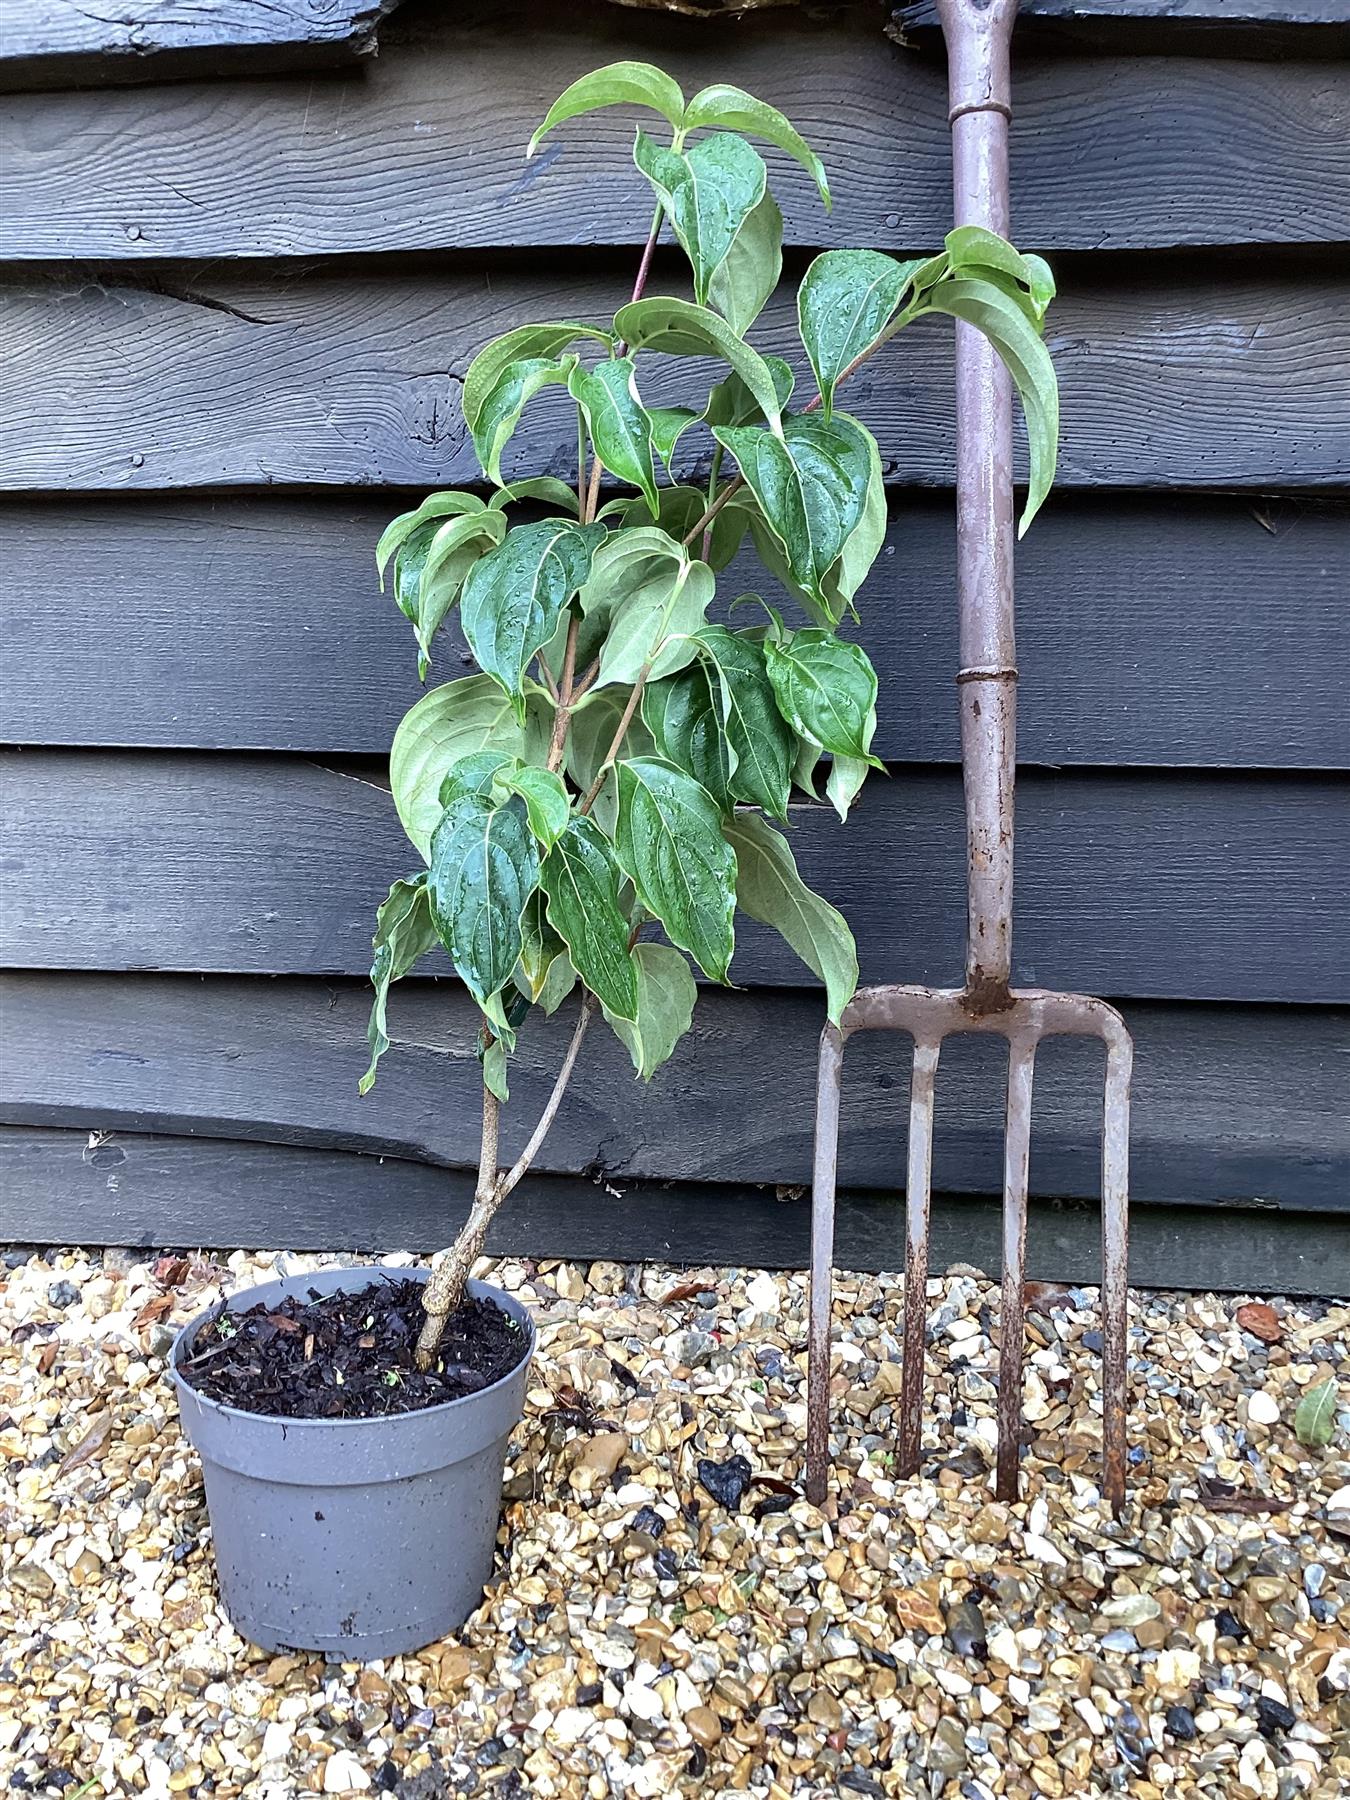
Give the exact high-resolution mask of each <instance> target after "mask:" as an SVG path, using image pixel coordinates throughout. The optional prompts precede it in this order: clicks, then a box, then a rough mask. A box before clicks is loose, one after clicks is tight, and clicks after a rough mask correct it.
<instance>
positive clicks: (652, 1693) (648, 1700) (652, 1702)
mask: <svg viewBox="0 0 1350 1800" xmlns="http://www.w3.org/2000/svg"><path fill="white" fill-rule="evenodd" d="M623 1705H624V1711H625V1712H630V1713H632V1715H633V1717H634V1718H635V1719H645V1720H646V1722H647V1723H648V1724H649V1725H654V1724H655V1723H656V1722H657V1720H658V1719H662V1718H664V1717H665V1708H664V1707H663V1706H662V1705H661V1696H660V1694H658V1693H657V1692H656V1690H655V1688H650V1687H648V1686H647V1685H646V1683H645V1682H641V1681H626V1682H625V1683H624V1688H623Z"/></svg>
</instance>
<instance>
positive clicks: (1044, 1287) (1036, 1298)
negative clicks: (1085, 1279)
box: [1022, 1281, 1074, 1312]
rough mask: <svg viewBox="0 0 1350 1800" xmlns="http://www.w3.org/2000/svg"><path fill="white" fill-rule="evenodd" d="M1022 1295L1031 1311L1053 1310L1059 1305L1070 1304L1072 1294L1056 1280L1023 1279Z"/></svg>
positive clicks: (1072, 1301)
mask: <svg viewBox="0 0 1350 1800" xmlns="http://www.w3.org/2000/svg"><path fill="white" fill-rule="evenodd" d="M1022 1297H1023V1299H1024V1300H1025V1301H1026V1304H1027V1306H1028V1307H1029V1308H1030V1309H1031V1311H1032V1312H1053V1311H1054V1310H1055V1308H1056V1307H1059V1306H1072V1305H1073V1304H1074V1298H1073V1294H1072V1293H1071V1292H1070V1290H1069V1289H1068V1288H1066V1287H1065V1286H1064V1285H1063V1284H1062V1283H1061V1282H1058V1281H1024V1282H1023V1283H1022Z"/></svg>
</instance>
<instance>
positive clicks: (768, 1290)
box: [745, 1269, 779, 1314]
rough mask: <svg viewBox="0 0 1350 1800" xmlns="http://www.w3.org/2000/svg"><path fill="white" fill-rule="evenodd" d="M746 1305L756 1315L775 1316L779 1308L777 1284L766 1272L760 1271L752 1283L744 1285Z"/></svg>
mask: <svg viewBox="0 0 1350 1800" xmlns="http://www.w3.org/2000/svg"><path fill="white" fill-rule="evenodd" d="M745 1299H746V1304H747V1305H748V1306H750V1307H753V1309H754V1310H755V1312H757V1313H773V1314H776V1313H777V1311H778V1307H779V1296H778V1283H777V1282H776V1281H775V1280H774V1278H773V1276H772V1275H770V1274H769V1273H768V1272H767V1271H765V1270H763V1269H761V1271H760V1272H759V1274H758V1275H756V1276H755V1277H754V1279H753V1280H752V1281H748V1282H747V1283H746V1284H745Z"/></svg>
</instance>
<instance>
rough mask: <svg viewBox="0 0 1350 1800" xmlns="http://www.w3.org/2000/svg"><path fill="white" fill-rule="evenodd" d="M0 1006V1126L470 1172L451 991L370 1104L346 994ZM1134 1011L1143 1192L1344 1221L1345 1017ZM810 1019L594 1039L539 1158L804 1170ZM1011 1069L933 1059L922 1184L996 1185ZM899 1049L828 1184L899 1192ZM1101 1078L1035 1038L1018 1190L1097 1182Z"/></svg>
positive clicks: (22, 992) (361, 1015) (697, 1173)
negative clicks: (1310, 1212)
mask: <svg viewBox="0 0 1350 1800" xmlns="http://www.w3.org/2000/svg"><path fill="white" fill-rule="evenodd" d="M0 994H3V1003H4V1011H5V1018H6V1031H5V1042H4V1046H3V1049H2V1050H0V1059H2V1066H3V1070H4V1073H3V1075H0V1118H3V1120H4V1121H6V1122H8V1123H13V1124H22V1125H43V1126H55V1125H59V1126H61V1127H65V1128H71V1129H75V1128H79V1129H83V1130H88V1131H96V1130H97V1131H105V1130H106V1131H121V1130H129V1131H155V1132H170V1133H187V1132H190V1133H193V1134H200V1135H206V1136H216V1137H227V1138H241V1139H250V1140H259V1141H264V1142H271V1143H286V1144H294V1145H302V1146H308V1147H311V1148H318V1149H326V1150H344V1151H360V1152H364V1153H366V1154H371V1155H389V1156H397V1157H406V1158H411V1159H413V1160H417V1161H424V1162H431V1163H436V1164H443V1165H446V1166H449V1167H454V1168H461V1169H465V1170H467V1169H470V1168H471V1167H472V1166H473V1165H474V1164H475V1163H476V1159H477V1146H478V1128H479V1116H480V1111H481V1108H480V1103H479V1096H480V1093H481V1070H480V1065H479V1063H478V1061H477V1059H476V1057H475V1056H474V1054H473V1042H474V1036H475V1032H474V1023H473V1019H474V1012H473V1008H472V1006H471V1004H470V1003H469V1002H468V1000H467V999H466V998H465V997H464V996H463V995H462V994H461V993H460V992H459V991H458V990H457V989H455V988H453V987H451V986H449V985H448V984H446V985H440V984H437V985H434V986H433V985H431V984H428V983H407V984H405V985H404V986H403V987H401V988H399V989H397V990H396V991H395V994H394V997H393V1001H392V1005H391V1009H390V1025H391V1032H392V1037H393V1040H394V1047H393V1048H392V1049H391V1050H390V1052H389V1053H388V1055H387V1056H386V1058H385V1060H384V1062H383V1063H382V1065H381V1071H380V1076H379V1079H378V1081H377V1082H376V1084H375V1087H374V1088H373V1089H372V1091H371V1092H370V1094H368V1095H367V1096H366V1097H365V1098H364V1099H359V1098H358V1097H357V1094H356V1081H357V1078H358V1076H359V1075H360V1073H361V1071H362V1070H363V1069H364V1067H365V1062H366V1043H365V1029H366V1017H367V1013H368V1010H369V998H370V996H369V990H368V988H367V986H366V984H365V983H363V982H353V981H343V980H332V981H326V982H324V981H314V980H309V981H301V980H286V981H257V980H248V979H240V978H209V977H207V978H202V977H181V976H153V975H142V976H137V977H134V978H128V977H109V976H97V975H54V974H17V973H16V974H8V975H5V976H4V977H3V978H0ZM572 1011H573V1008H572V1006H571V1005H569V1006H568V1007H566V1008H565V1009H563V1011H562V1012H560V1013H559V1014H558V1015H557V1016H556V1017H555V1018H554V1019H552V1020H549V1021H544V1020H538V1021H537V1022H535V1023H533V1024H532V1025H531V1027H530V1029H529V1030H528V1031H527V1032H526V1033H524V1034H523V1035H522V1038H521V1041H520V1047H519V1050H518V1052H517V1054H516V1056H515V1058H514V1059H513V1061H512V1065H511V1103H510V1106H509V1107H508V1109H507V1113H506V1125H505V1133H506V1135H505V1137H504V1140H503V1156H504V1157H508V1158H509V1157H510V1156H513V1155H514V1154H515V1153H516V1150H517V1149H518V1148H519V1146H520V1145H521V1144H522V1143H523V1142H524V1138H525V1136H526V1134H527V1133H528V1131H529V1128H530V1126H531V1125H532V1124H533V1122H534V1119H535V1117H536V1116H537V1114H538V1111H539V1109H540V1107H541V1106H542V1104H543V1101H544V1099H545V1097H546V1095H547V1093H548V1091H549V1089H550V1087H551V1086H552V1083H553V1079H554V1075H555V1073H556V1070H557V1067H558V1063H559V1061H560V1060H561V1057H562V1053H563V1049H564V1047H565V1045H566V1042H567V1038H568V1036H569V1035H570V1031H571V1026H572V1019H571V1013H572ZM1126 1015H1127V1018H1128V1020H1129V1023H1130V1026H1131V1029H1132V1030H1133V1032H1134V1034H1135V1044H1136V1050H1135V1063H1136V1071H1135V1073H1136V1081H1135V1094H1134V1117H1133V1133H1132V1158H1131V1181H1132V1192H1133V1194H1134V1196H1135V1198H1136V1199H1137V1200H1141V1201H1145V1200H1147V1201H1156V1202H1166V1203H1169V1204H1179V1205H1191V1204H1202V1203H1203V1204H1208V1203H1216V1204H1218V1203H1222V1204H1224V1205H1232V1206H1244V1207H1249V1208H1256V1209H1262V1208H1273V1207H1293V1208H1312V1209H1319V1210H1324V1211H1330V1212H1338V1211H1340V1212H1344V1210H1345V1207H1346V1194H1347V1191H1350V1188H1348V1185H1347V1177H1350V1118H1347V1113H1346V1109H1345V1106H1344V1104H1343V1102H1344V1081H1345V1068H1346V1058H1347V1054H1350V1014H1348V1013H1346V1012H1343V1011H1342V1012H1337V1011H1333V1010H1330V1009H1314V1010H1311V1011H1307V1012H1298V1013H1294V1012H1291V1011H1289V1010H1288V1009H1280V1008H1256V1009H1248V1008H1243V1007H1236V1006H1230V1007H1216V1006H1200V1007H1190V1006H1168V1005H1156V1004H1155V1005H1134V1006H1127V1007H1126ZM821 1023H822V1010H821V1006H820V1003H819V1000H818V999H817V998H816V997H815V996H813V995H810V994H790V993H783V992H778V993H757V994H745V993H739V994H737V993H722V992H712V993H708V994H706V995H705V996H704V997H703V999H702V1001H701V1004H700V1006H699V1008H698V1010H697V1012H696V1013H695V1019H694V1027H693V1030H692V1032H691V1033H690V1035H689V1036H688V1037H687V1038H685V1039H684V1041H683V1042H682V1044H681V1045H680V1047H679V1049H678V1050H677V1052H676V1055H675V1057H674V1058H673V1059H672V1061H671V1062H670V1063H669V1064H667V1066H666V1067H665V1068H664V1069H662V1070H661V1071H660V1073H659V1074H658V1075H657V1077H656V1078H655V1079H654V1080H653V1081H652V1082H651V1083H650V1084H646V1085H644V1084H642V1083H640V1082H638V1081H636V1080H635V1079H634V1076H633V1070H632V1065H631V1064H630V1062H629V1060H628V1057H627V1053H626V1052H625V1051H624V1050H623V1049H622V1047H621V1046H620V1045H619V1044H618V1042H617V1040H616V1039H615V1038H614V1037H613V1036H612V1034H611V1033H610V1032H609V1031H608V1030H606V1029H604V1028H603V1027H598V1028H597V1029H596V1031H595V1033H594V1034H593V1035H592V1036H591V1037H590V1038H588V1039H587V1042H586V1046H585V1050H584V1061H583V1064H582V1068H581V1070H580V1072H579V1073H578V1075H577V1078H576V1079H575V1080H574V1082H573V1083H572V1085H571V1087H570V1088H569V1090H568V1093H567V1096H566V1099H565V1101H564V1103H563V1107H562V1110H561V1112H560V1113H559V1116H558V1120H557V1122H556V1123H555V1125H554V1128H553V1130H552V1132H551V1133H550V1135H549V1137H548V1139H547V1141H546V1142H545V1145H544V1148H543V1151H542V1153H541V1158H540V1163H539V1168H540V1169H541V1170H542V1171H550V1172H553V1173H559V1174H571V1175H578V1174H579V1175H583V1176H585V1177H586V1178H587V1179H589V1180H597V1181H600V1182H601V1183H605V1184H608V1185H609V1186H610V1187H614V1186H618V1187H620V1188H622V1187H623V1185H624V1184H625V1183H626V1182H628V1181H646V1180H679V1181H695V1182H717V1183H729V1184H742V1185H744V1184H747V1183H751V1184H760V1185H769V1186H785V1187H792V1186H798V1185H801V1184H803V1183H806V1182H809V1180H810V1167H811V1123H812V1119H813V1116H814V1107H813V1094H814V1086H815V1073H816V1044H817V1039H818V1037H819V1033H820V1027H821ZM770 1047H771V1048H770ZM766 1057H767V1058H768V1060H766ZM1004 1060H1005V1057H1004V1056H1003V1055H1001V1054H1000V1051H999V1047H998V1046H997V1045H996V1044H994V1043H993V1042H992V1041H991V1040H988V1039H983V1040H982V1039H976V1038H962V1039H954V1040H952V1041H951V1042H950V1043H949V1044H948V1045H947V1046H945V1047H944V1050H943V1062H942V1074H941V1079H940V1081H939V1083H938V1112H937V1132H936V1140H935V1142H936V1153H935V1164H934V1182H935V1185H936V1186H937V1188H938V1189H939V1190H942V1191H948V1192H953V1193H958V1192H959V1193H996V1192H998V1191H999V1189H1000V1171H1001V1161H1000V1154H1001V1146H1002V1137H1003V1120H1002V1111H1001V1101H1002V1095H1003V1078H1002V1068H1003V1062H1004ZM908 1063H909V1058H908V1052H907V1040H905V1039H903V1038H902V1037H901V1036H900V1035H899V1034H887V1033H881V1032H876V1033H868V1034H866V1035H865V1036H860V1037H859V1038H858V1039H857V1040H856V1041H855V1042H854V1043H852V1044H851V1045H850V1046H849V1051H848V1056H847V1059H846V1063H845V1072H844V1098H843V1107H842V1113H841V1139H840V1144H841V1149H840V1160H839V1178H840V1181H841V1183H843V1184H844V1185H845V1186H851V1187H857V1188H864V1189H870V1190H883V1191H894V1190H895V1189H896V1188H897V1187H898V1186H899V1185H900V1183H901V1181H902V1179H903V1169H904V1155H903V1134H904V1127H905V1118H906V1110H907V1101H906V1096H907V1091H908V1080H909V1073H908ZM1102 1068H1103V1063H1102V1054H1101V1048H1100V1046H1099V1045H1093V1044H1091V1043H1089V1042H1087V1041H1086V1040H1082V1039H1079V1040H1069V1039H1060V1040H1055V1041H1052V1042H1050V1043H1047V1044H1046V1045H1045V1046H1044V1047H1043V1048H1042V1050H1041V1052H1040V1055H1039V1056H1038V1059H1037V1070H1036V1111H1035V1128H1034V1133H1033V1150H1032V1158H1031V1170H1032V1174H1031V1180H1032V1188H1033V1191H1034V1192H1035V1193H1037V1194H1039V1195H1043V1196H1051V1197H1055V1196H1058V1197H1067V1198H1088V1199H1090V1198H1094V1197H1095V1196H1096V1195H1097V1193H1098V1183H1099V1179H1100V1153H1099V1149H1098V1143H1099V1136H1100V1131H1101V1093H1102ZM20 1235H21V1234H20Z"/></svg>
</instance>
